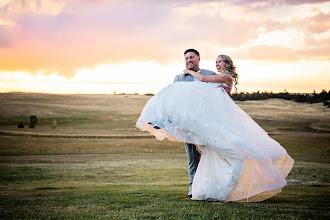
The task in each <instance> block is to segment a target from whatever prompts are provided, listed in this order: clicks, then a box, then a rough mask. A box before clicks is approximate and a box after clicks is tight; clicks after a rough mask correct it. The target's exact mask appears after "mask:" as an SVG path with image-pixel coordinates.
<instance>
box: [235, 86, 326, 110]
mask: <svg viewBox="0 0 330 220" xmlns="http://www.w3.org/2000/svg"><path fill="white" fill-rule="evenodd" d="M270 98H278V99H285V100H294V101H295V102H307V103H317V102H323V103H324V105H325V106H329V100H330V90H329V91H328V92H327V91H326V90H325V89H323V90H322V92H320V93H319V94H317V93H316V92H315V90H314V92H313V94H300V93H296V94H295V93H289V92H288V91H286V90H284V91H283V92H280V93H273V92H267V91H265V92H259V91H257V92H253V93H248V92H240V93H233V94H232V99H233V100H235V101H245V100H265V99H270ZM329 107H330V106H329Z"/></svg>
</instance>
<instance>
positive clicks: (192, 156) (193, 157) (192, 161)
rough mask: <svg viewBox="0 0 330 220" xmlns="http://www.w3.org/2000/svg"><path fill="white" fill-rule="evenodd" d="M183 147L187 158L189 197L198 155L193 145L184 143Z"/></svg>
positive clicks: (198, 158)
mask: <svg viewBox="0 0 330 220" xmlns="http://www.w3.org/2000/svg"><path fill="white" fill-rule="evenodd" d="M185 147H186V151H187V156H188V175H189V193H188V195H191V194H192V192H191V190H192V183H193V180H194V176H195V173H196V170H197V167H198V163H199V160H200V153H199V152H198V151H197V149H196V146H195V145H194V144H188V143H185Z"/></svg>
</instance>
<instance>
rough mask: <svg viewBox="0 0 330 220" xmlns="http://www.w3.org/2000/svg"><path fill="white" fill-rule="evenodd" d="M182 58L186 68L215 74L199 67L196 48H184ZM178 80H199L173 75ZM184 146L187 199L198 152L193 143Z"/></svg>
mask: <svg viewBox="0 0 330 220" xmlns="http://www.w3.org/2000/svg"><path fill="white" fill-rule="evenodd" d="M184 58H185V62H186V68H187V69H188V70H193V71H195V72H199V73H200V74H203V75H205V76H207V75H215V72H212V71H210V70H205V69H200V68H199V61H200V57H199V52H198V51H197V50H195V49H188V50H186V51H185V52H184ZM180 81H184V82H193V81H199V80H198V79H196V78H195V77H193V76H192V75H189V74H180V75H177V76H176V77H175V79H174V82H180ZM196 104H197V103H196ZM185 147H186V151H187V156H188V175H189V192H188V195H187V199H190V198H191V197H192V193H191V188H192V183H193V180H194V176H195V173H196V170H197V166H198V163H199V159H200V153H199V152H198V151H197V149H196V146H195V145H194V144H190V143H185Z"/></svg>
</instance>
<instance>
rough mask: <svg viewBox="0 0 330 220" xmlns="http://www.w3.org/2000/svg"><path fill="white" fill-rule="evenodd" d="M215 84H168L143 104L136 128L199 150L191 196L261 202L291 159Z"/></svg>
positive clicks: (276, 188)
mask: <svg viewBox="0 0 330 220" xmlns="http://www.w3.org/2000/svg"><path fill="white" fill-rule="evenodd" d="M218 85H219V84H215V83H202V82H177V83H173V84H171V85H169V86H167V87H165V88H164V89H163V90H161V91H160V92H159V93H157V94H156V95H155V96H153V97H152V98H151V99H150V100H149V101H148V102H147V104H146V105H145V107H144V109H143V111H142V113H141V116H140V118H139V119H138V121H137V123H136V127H138V128H139V129H141V130H143V131H148V132H150V133H151V134H153V135H154V136H155V137H156V138H157V139H159V140H163V139H164V138H168V139H169V140H171V141H181V142H186V143H193V144H195V145H196V146H197V147H198V148H199V150H200V151H201V152H202V156H201V160H200V162H199V165H198V168H197V171H196V174H195V177H194V180H193V186H192V196H193V199H198V200H208V199H210V200H221V201H261V200H264V199H267V198H269V197H271V196H273V195H275V194H277V193H278V192H280V190H281V188H283V187H284V186H285V185H286V181H285V178H286V176H287V175H288V173H289V172H290V170H291V169H292V166H293V163H294V161H293V159H292V158H291V157H290V156H289V155H288V154H287V152H286V150H285V149H284V148H283V147H282V146H281V145H280V144H279V143H278V142H276V141H275V140H273V139H272V138H270V137H269V136H268V134H267V133H266V132H265V131H264V130H263V129H262V128H261V127H260V126H259V125H258V124H257V123H256V122H255V121H254V120H253V119H252V118H251V117H250V116H249V115H248V114H246V113H245V112H244V111H243V110H242V109H240V108H239V107H238V106H237V105H236V104H235V103H234V102H233V100H232V99H231V98H230V97H229V96H228V95H227V93H226V92H225V91H224V89H222V88H219V87H218Z"/></svg>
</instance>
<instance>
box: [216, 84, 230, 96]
mask: <svg viewBox="0 0 330 220" xmlns="http://www.w3.org/2000/svg"><path fill="white" fill-rule="evenodd" d="M219 87H221V88H224V89H225V91H226V92H227V94H228V95H229V96H231V94H230V89H229V88H228V87H227V86H224V85H220V86H219Z"/></svg>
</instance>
